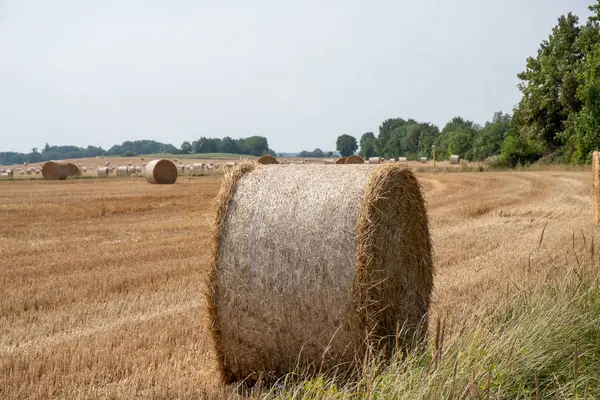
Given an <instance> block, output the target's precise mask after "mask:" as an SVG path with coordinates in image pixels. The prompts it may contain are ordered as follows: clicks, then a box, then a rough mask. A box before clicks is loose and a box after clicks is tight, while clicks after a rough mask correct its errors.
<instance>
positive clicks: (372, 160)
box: [369, 157, 381, 164]
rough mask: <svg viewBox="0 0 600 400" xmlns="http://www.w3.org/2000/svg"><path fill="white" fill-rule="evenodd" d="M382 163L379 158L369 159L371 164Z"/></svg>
mask: <svg viewBox="0 0 600 400" xmlns="http://www.w3.org/2000/svg"><path fill="white" fill-rule="evenodd" d="M380 162H381V160H380V159H379V157H370V158H369V164H379V163H380Z"/></svg>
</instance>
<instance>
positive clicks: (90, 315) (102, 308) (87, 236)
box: [0, 167, 597, 399]
mask: <svg viewBox="0 0 600 400" xmlns="http://www.w3.org/2000/svg"><path fill="white" fill-rule="evenodd" d="M334 168H335V167H334ZM417 176H418V178H419V181H420V182H421V185H422V189H423V192H424V194H425V197H426V200H427V205H428V212H429V216H430V224H431V232H432V235H433V243H434V251H435V266H436V269H437V276H436V279H435V285H436V293H435V296H434V307H433V310H432V317H431V318H432V320H436V319H437V317H438V316H441V317H445V318H447V321H448V323H447V326H448V329H449V330H452V329H453V327H454V326H458V325H459V323H464V321H465V320H469V319H476V318H479V314H480V313H482V312H483V311H484V310H486V309H489V306H490V305H493V304H494V303H495V302H497V301H499V299H502V298H504V297H506V295H507V293H514V292H515V291H522V290H526V289H528V288H531V287H536V286H541V285H544V284H545V282H546V281H547V280H548V279H550V278H551V277H556V276H560V275H561V274H566V273H567V271H568V270H569V269H570V268H571V267H572V266H573V264H574V262H575V260H576V259H577V258H578V257H581V255H580V254H581V253H584V250H583V246H584V243H587V245H588V247H589V244H590V243H591V241H592V238H593V237H594V236H595V235H596V227H595V224H594V222H593V214H592V199H591V195H590V175H589V172H567V171H554V172H548V171H546V172H484V173H479V172H474V173H439V174H434V173H421V172H419V173H417ZM219 186H220V178H219V177H218V176H211V177H197V178H183V179H182V178H180V180H179V181H178V182H177V184H176V185H172V186H156V185H148V184H147V183H146V182H145V181H144V180H142V179H134V178H131V179H128V178H124V179H88V180H67V181H63V182H43V181H12V182H0V291H1V296H0V390H1V392H0V397H1V398H39V399H44V398H48V397H52V396H56V397H62V398H70V399H74V398H94V397H118V398H131V397H139V398H147V397H151V398H198V397H205V396H209V397H213V396H222V397H227V396H228V395H230V394H231V391H230V390H231V389H229V388H220V387H219V384H218V381H217V376H216V371H215V369H214V367H213V365H214V364H213V352H212V348H211V344H210V342H209V340H208V335H207V332H206V326H205V314H204V303H203V296H202V280H203V278H204V274H205V270H206V266H207V261H208V255H209V249H208V244H209V232H210V224H211V221H212V218H213V217H212V213H213V204H212V200H213V198H214V197H215V196H216V194H217V192H218V189H219ZM596 242H597V240H596Z"/></svg>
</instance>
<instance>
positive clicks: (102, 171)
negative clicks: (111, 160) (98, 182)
mask: <svg viewBox="0 0 600 400" xmlns="http://www.w3.org/2000/svg"><path fill="white" fill-rule="evenodd" d="M96 173H97V174H98V177H100V178H106V177H107V176H109V175H110V168H108V167H98V169H97V170H96Z"/></svg>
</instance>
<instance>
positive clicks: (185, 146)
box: [181, 140, 192, 154]
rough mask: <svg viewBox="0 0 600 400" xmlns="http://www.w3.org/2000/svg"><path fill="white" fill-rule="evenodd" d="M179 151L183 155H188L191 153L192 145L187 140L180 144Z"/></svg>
mask: <svg viewBox="0 0 600 400" xmlns="http://www.w3.org/2000/svg"><path fill="white" fill-rule="evenodd" d="M181 151H182V152H183V154H190V153H191V152H192V145H191V144H190V142H188V141H187V140H186V141H185V142H183V143H181Z"/></svg>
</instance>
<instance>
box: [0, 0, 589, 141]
mask: <svg viewBox="0 0 600 400" xmlns="http://www.w3.org/2000/svg"><path fill="white" fill-rule="evenodd" d="M286 3H292V2H286V1H280V0H279V1H278V0H254V1H247V0H245V1H242V0H240V1H219V2H217V1H197V0H172V1H164V0H161V1H151V0H127V1H125V0H102V1H84V0H70V1H69V0H52V1H47V0H38V1H33V0H0V151H22V152H29V151H30V149H31V148H32V147H38V148H42V147H43V146H44V144H45V142H46V141H47V142H48V143H50V144H51V145H62V144H73V145H79V146H86V145H88V144H92V145H101V146H103V147H104V148H108V147H110V146H111V145H113V144H117V143H121V142H122V141H125V140H135V139H155V140H158V141H162V142H169V143H172V144H174V145H176V146H179V145H180V144H181V142H183V141H184V140H189V141H192V140H195V139H197V138H199V137H200V136H213V137H223V136H232V137H243V136H250V135H263V136H266V137H267V138H268V140H269V144H270V146H271V148H273V149H274V150H275V151H278V152H281V151H298V150H302V149H311V150H312V149H313V148H315V147H320V148H322V149H323V150H328V149H334V148H335V139H336V137H337V136H338V135H340V134H343V133H347V134H351V135H355V136H356V137H357V138H359V137H360V135H361V134H362V133H364V132H366V131H374V132H377V129H378V126H379V124H380V123H381V122H382V121H383V120H384V119H386V118H389V117H403V118H414V119H417V120H420V121H427V122H432V123H434V124H437V125H438V126H440V128H441V127H443V125H444V124H445V123H446V122H447V121H448V120H449V119H451V118H452V117H454V116H456V115H460V116H463V117H464V118H467V119H471V120H474V121H476V122H479V123H484V122H485V121H486V120H489V119H491V117H492V115H493V112H494V111H497V110H503V111H506V112H510V111H511V110H512V107H513V106H514V105H515V104H516V103H517V102H518V101H519V99H520V96H519V92H518V90H517V87H516V86H517V83H518V80H517V77H516V74H517V73H518V72H520V71H521V70H523V69H524V66H525V59H526V58H527V57H528V56H533V55H535V53H536V51H537V48H538V47H539V43H540V41H542V40H543V39H546V38H547V37H548V35H549V33H550V31H551V29H552V27H553V26H554V25H555V24H556V20H557V18H558V17H559V16H560V15H562V14H566V13H567V12H569V11H572V12H574V13H575V14H577V15H578V16H579V17H580V20H581V22H585V19H586V18H587V16H588V15H589V11H588V10H587V6H588V5H590V4H591V3H592V1H591V0H590V1H585V0H502V1H499V0H493V1H492V0H453V1H450V0H420V1H415V0H372V1H366V0H362V1H357V0H345V1H341V0H338V1H328V0H303V1H296V2H293V3H294V5H291V4H286Z"/></svg>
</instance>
